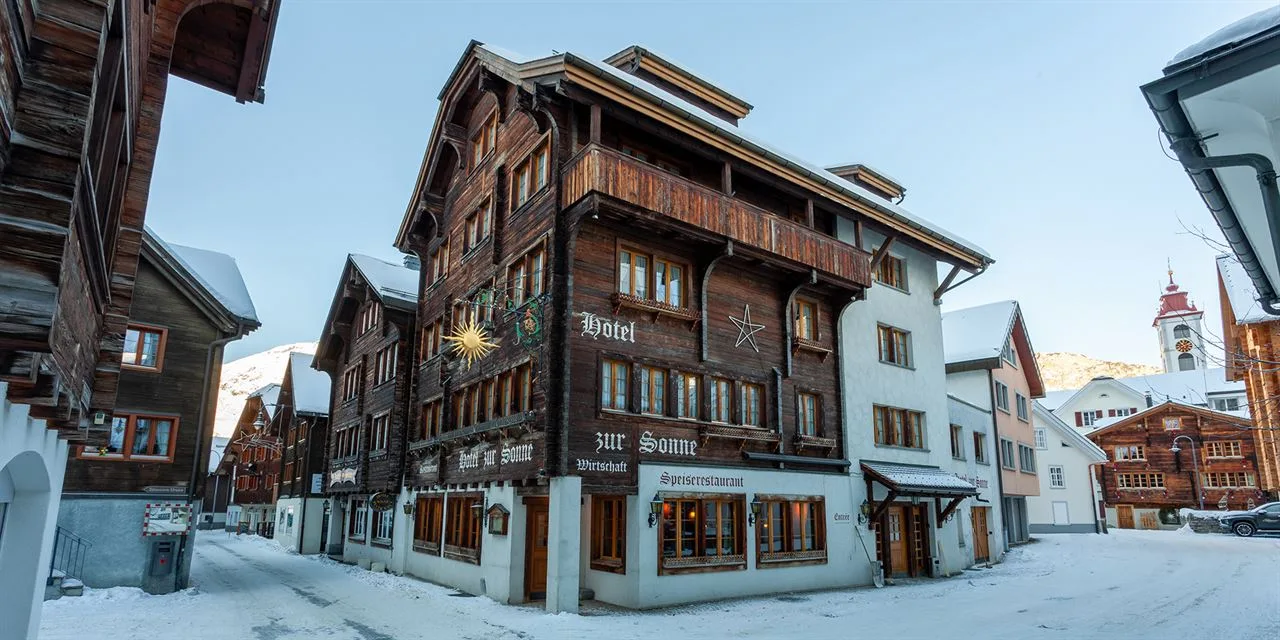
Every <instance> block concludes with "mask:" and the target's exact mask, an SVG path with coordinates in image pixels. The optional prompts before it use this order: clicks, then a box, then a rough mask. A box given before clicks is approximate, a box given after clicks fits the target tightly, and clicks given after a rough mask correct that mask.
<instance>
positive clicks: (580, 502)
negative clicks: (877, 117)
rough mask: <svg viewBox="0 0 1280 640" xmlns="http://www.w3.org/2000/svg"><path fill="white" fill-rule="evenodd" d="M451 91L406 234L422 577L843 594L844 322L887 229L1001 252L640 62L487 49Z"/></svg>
mask: <svg viewBox="0 0 1280 640" xmlns="http://www.w3.org/2000/svg"><path fill="white" fill-rule="evenodd" d="M440 100H441V106H440V110H439V112H438V114H437V118H436V123H435V128H434V130H433V133H432V136H431V139H430V140H429V142H428V146H427V152H426V156H425V158H424V160H423V163H422V166H421V170H420V173H419V177H418V182H417V184H416V186H415V190H414V193H413V194H412V197H411V200H410V203H409V207H408V210H407V211H406V215H405V219H404V223H403V225H402V227H401V230H400V233H399V236H398V237H397V240H396V244H397V246H398V247H400V248H401V249H402V250H404V251H406V252H410V253H412V254H414V255H415V256H417V257H418V258H419V259H420V260H421V263H422V265H423V267H422V289H421V292H420V295H419V296H418V305H417V324H418V328H419V333H418V339H417V340H416V341H415V350H414V354H413V360H412V362H413V365H414V367H413V372H414V387H413V388H414V394H413V406H412V417H413V419H412V424H413V425H414V428H413V429H412V430H411V431H410V433H409V445H408V449H409V452H408V456H407V464H406V473H405V478H404V481H405V488H406V491H405V492H404V493H403V494H402V496H401V501H402V503H404V504H403V505H402V506H403V507H404V509H405V510H406V512H411V513H412V514H413V519H412V522H411V524H412V527H411V531H412V533H411V544H412V552H410V553H409V554H408V556H407V559H405V560H404V561H403V562H404V569H405V570H406V571H408V572H410V573H414V574H416V575H421V576H423V577H426V578H428V579H432V580H437V581H441V582H446V583H448V584H451V585H454V586H457V587H459V588H462V589H464V590H467V591H470V592H473V593H485V594H487V595H490V596H491V597H495V598H498V599H499V600H503V601H508V602H521V601H527V600H540V599H543V598H545V599H546V606H547V607H548V608H549V609H552V610H576V607H577V600H578V596H579V587H580V586H584V587H589V588H591V589H592V590H593V591H594V593H595V596H596V598H597V599H600V600H604V601H607V602H612V603H615V604H620V605H624V606H632V607H646V606H657V605H661V604H668V603H674V602H682V601H688V600H690V599H699V598H703V597H713V595H712V594H714V597H724V596H727V595H731V594H733V595H736V594H745V593H753V592H756V593H758V592H769V591H775V590H784V589H788V588H800V586H801V585H805V587H807V588H814V587H816V586H820V585H836V584H842V583H848V581H850V580H852V579H853V578H851V574H852V572H851V571H850V570H848V569H846V567H845V566H844V565H843V564H842V563H843V562H844V560H842V559H841V560H832V558H844V557H845V556H844V552H845V547H844V545H846V544H848V543H849V541H850V540H851V538H850V537H849V536H847V535H846V533H838V532H835V531H833V532H832V536H831V538H828V536H827V531H828V527H829V526H831V527H834V526H836V525H835V524H832V523H835V522H840V523H846V524H847V523H848V522H849V521H850V517H851V516H850V511H851V510H852V504H853V501H852V499H851V498H850V497H849V494H848V484H849V483H848V480H847V478H846V476H845V474H847V473H848V470H849V467H850V464H851V463H850V459H849V458H850V456H849V453H848V451H847V444H846V441H845V436H844V432H843V430H842V428H841V424H842V406H841V402H840V398H841V392H842V389H841V385H842V377H841V375H840V348H841V344H842V342H841V335H840V322H838V319H839V318H840V317H841V314H842V313H843V312H844V311H845V310H846V309H847V308H849V306H850V305H851V304H855V301H857V300H859V299H861V298H862V297H863V296H864V292H865V291H866V289H867V287H869V286H870V284H871V272H872V270H874V269H876V268H877V267H878V266H879V264H880V262H881V261H882V260H883V259H884V257H885V256H886V255H887V252H888V248H889V245H890V244H892V243H893V240H894V239H898V238H901V239H904V240H905V239H907V238H910V241H911V242H920V243H921V244H922V245H923V246H926V247H929V251H931V252H932V253H933V254H936V255H939V256H946V257H947V259H948V260H949V261H951V262H952V263H954V264H956V265H958V266H957V267H956V272H958V271H960V270H970V271H975V270H978V269H980V268H982V267H983V266H984V265H985V263H986V261H987V260H989V259H987V258H986V257H985V255H981V254H979V253H977V252H975V251H973V250H971V249H969V248H966V247H965V246H963V245H959V244H957V243H955V242H954V241H953V240H951V239H950V237H949V236H946V235H945V234H943V233H940V232H938V231H937V230H935V229H933V228H932V227H930V226H929V225H927V224H923V223H921V222H920V221H919V220H918V219H915V218H913V217H911V216H909V215H907V214H905V212H904V211H902V210H901V209H898V208H897V207H896V206H895V205H893V204H892V203H891V201H890V200H889V195H888V194H885V193H879V192H874V191H872V190H870V189H867V188H864V187H861V186H858V185H856V184H854V183H852V182H849V181H847V180H845V179H844V178H842V177H840V176H837V175H835V174H832V173H829V172H827V171H825V170H822V169H820V168H817V167H815V166H812V165H809V164H806V163H804V162H803V161H800V160H797V159H795V158H794V157H792V156H788V155H786V154H782V153H780V152H778V151H775V150H773V149H772V148H771V147H769V146H767V145H764V144H762V143H759V142H755V141H753V140H751V139H750V138H748V137H747V136H746V135H745V134H744V133H743V132H741V131H740V130H739V129H738V128H737V127H736V124H737V122H738V121H739V120H740V119H741V118H744V117H746V116H747V115H748V113H749V112H750V109H751V107H750V105H749V104H747V103H746V102H745V101H743V100H741V99H740V98H737V97H735V96H733V95H732V94H730V93H729V92H727V91H725V90H723V89H721V88H720V87H717V86H715V85H714V84H712V83H710V82H707V81H706V80H705V79H703V78H700V77H699V76H697V75H695V74H693V73H691V72H689V71H688V70H687V69H685V68H683V67H680V66H679V65H677V64H675V63H673V62H672V61H671V60H670V59H668V58H666V57H663V56H658V55H656V54H654V53H653V52H651V51H649V50H647V49H645V48H643V47H629V48H627V49H625V50H623V51H622V52H619V53H618V54H616V55H614V56H612V57H610V58H609V59H607V60H606V61H605V62H596V61H593V60H590V59H588V58H585V57H582V56H579V55H576V54H573V53H557V54H553V55H548V56H545V57H540V58H527V57H522V56H517V55H514V54H510V53H506V52H503V51H500V50H498V49H495V48H490V47H487V46H485V45H482V44H480V43H474V42H473V43H472V44H471V45H470V46H468V47H467V49H466V51H465V52H464V54H463V56H462V58H461V59H460V60H459V62H458V65H457V66H456V67H455V69H454V70H453V73H452V74H451V75H450V77H449V79H448V81H447V82H446V85H445V87H444V89H443V90H442V92H441V94H440ZM864 229H867V230H871V229H874V230H875V232H876V233H881V234H884V236H885V237H889V238H890V241H889V242H885V243H883V245H882V246H881V247H880V250H879V251H877V252H876V254H875V255H873V254H871V253H869V252H867V251H864V250H862V249H860V248H859V245H860V243H861V236H862V233H863V231H864ZM954 277H955V274H954V273H953V274H952V276H951V277H950V278H948V279H947V284H949V283H950V282H951V281H952V279H953V278H954ZM945 286H946V285H945V284H944V287H943V288H945ZM334 423H335V426H338V425H339V422H338V421H337V418H336V416H335V421H334ZM837 487H840V488H837ZM841 492H844V493H843V494H842V493H841ZM837 495H839V496H840V499H834V496H837ZM829 499H831V501H830V502H829V501H828V500H829ZM406 524H410V523H409V522H406ZM409 535H410V534H408V533H406V534H404V535H403V536H398V537H397V539H409ZM580 535H581V536H585V538H583V539H581V540H580V543H581V547H582V549H583V552H584V553H583V554H582V555H581V557H580V556H579V551H578V547H579V545H578V542H579V536H580ZM549 541H550V543H549ZM830 541H835V542H830ZM829 542H830V544H832V545H833V546H831V547H829V546H828V545H829ZM829 549H831V550H830V551H829ZM836 549H838V550H839V551H836ZM850 553H851V552H850ZM468 565H474V566H473V567H468ZM695 575H696V576H697V577H694V576H695ZM667 581H671V582H667ZM694 581H697V583H698V584H700V585H702V586H701V587H700V588H699V589H695V591H697V593H692V594H691V593H690V592H689V591H688V590H687V589H686V588H684V587H677V588H675V589H670V588H665V587H664V586H663V585H667V584H671V585H676V584H684V583H687V584H693V583H694ZM699 594H701V595H699Z"/></svg>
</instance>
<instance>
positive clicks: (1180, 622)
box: [40, 531, 1280, 640]
mask: <svg viewBox="0 0 1280 640" xmlns="http://www.w3.org/2000/svg"><path fill="white" fill-rule="evenodd" d="M196 549H197V551H196V557H195V561H194V568H193V580H192V582H193V584H194V585H196V586H194V587H193V588H192V589H190V590H188V591H186V592H182V593H177V594H172V595H167V596H148V595H145V594H142V593H141V592H140V591H138V590H136V589H125V588H117V589H108V590H101V591H97V590H89V591H88V592H86V594H85V596H84V597H81V598H63V599H61V600H57V601H51V602H47V603H45V606H44V620H43V624H42V628H41V635H40V637H41V638H44V639H46V640H60V639H64V638H65V639H75V640H82V639H84V638H103V639H112V640H117V639H118V640H126V639H133V638H139V639H141V638H146V639H152V638H156V637H165V636H169V635H173V633H174V625H175V621H180V622H176V624H178V625H180V626H181V627H182V629H181V631H180V633H179V634H178V635H180V636H181V637H183V638H189V639H190V640H209V639H219V640H222V639H236V640H239V639H242V638H244V639H254V640H288V639H292V638H333V639H335V640H346V639H351V640H408V639H412V638H437V639H438V638H472V639H479V638H494V639H497V638H527V639H536V638H557V639H560V638H584V639H585V638H592V639H599V638H609V640H626V639H630V638H654V637H659V638H662V637H666V638H670V637H677V636H681V637H700V638H719V637H750V638H780V637H796V636H797V633H798V632H799V631H801V630H803V633H802V634H801V635H803V637H809V638H850V637H902V638H936V637H939V636H945V637H954V638H976V637H986V638H1020V639H1025V638H1064V639H1066V638H1070V639H1073V640H1074V639H1079V638H1156V637H1161V638H1166V637H1171V636H1175V637H1193V638H1233V639H1235V640H1247V639H1251V638H1257V639H1259V640H1261V639H1263V638H1266V639H1268V640H1270V639H1273V638H1274V637H1275V630H1276V629H1278V628H1280V538H1261V537H1260V538H1251V539H1244V538H1235V537H1228V536H1218V535H1194V534H1188V533H1169V532H1152V531H1113V532H1112V533H1111V534H1110V535H1107V536H1097V535H1051V536H1041V540H1040V541H1039V542H1036V543H1033V544H1030V545H1026V546H1024V547H1021V548H1018V549H1016V550H1014V551H1013V552H1012V553H1010V554H1009V556H1008V560H1007V561H1006V562H1004V563H1003V564H1001V565H998V566H996V567H995V568H992V569H986V570H971V571H966V572H964V574H962V575H960V576H957V577H954V578H950V579H940V580H921V581H911V582H909V583H906V584H899V585H897V586H894V587H889V588H885V589H878V590H877V589H870V588H867V589H853V590H843V591H830V592H821V593H803V594H794V595H782V596H775V597H769V598H753V599H746V600H735V601H731V602H718V603H709V604H702V605H694V606H686V607H680V608H676V609H669V610H662V611H651V612H630V611H615V610H611V609H610V610H606V609H604V608H602V607H587V608H585V609H584V613H583V615H580V616H575V615H557V616H552V615H547V614H545V613H544V612H542V611H541V610H540V609H538V608H534V607H510V606H503V605H500V604H498V603H496V602H493V601H491V600H489V599H487V598H476V597H465V596H459V595H457V594H456V593H455V592H453V591H452V590H449V589H445V588H442V587H438V586H435V585H431V584H426V583H423V582H419V581H417V580H412V579H408V578H400V577H395V576H391V575H388V574H373V573H369V572H368V571H363V570H360V569H357V568H355V567H348V566H344V565H341V564H338V563H335V562H333V561H331V560H328V559H327V558H325V559H322V558H318V557H300V556H296V555H290V554H287V553H285V552H283V551H281V550H279V549H278V548H277V547H276V546H275V545H274V544H273V543H271V542H270V541H267V540H263V539H261V538H251V537H243V538H226V537H223V536H222V535H221V534H205V533H202V534H201V536H200V541H199V543H198V544H197V546H196Z"/></svg>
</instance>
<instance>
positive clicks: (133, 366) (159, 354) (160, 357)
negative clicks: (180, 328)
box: [120, 322, 169, 373]
mask: <svg viewBox="0 0 1280 640" xmlns="http://www.w3.org/2000/svg"><path fill="white" fill-rule="evenodd" d="M130 331H135V332H137V333H138V342H137V348H136V349H135V350H134V352H133V355H134V362H133V363H128V362H125V361H124V356H125V355H126V354H127V353H128V352H127V351H122V352H121V354H120V368H121V369H123V370H129V371H145V372H147V373H161V372H162V371H164V352H165V347H166V346H167V344H168V342H169V330H168V329H167V328H165V327H158V326H155V325H149V324H141V323H137V322H130V323H129V324H128V325H127V326H126V327H125V344H128V342H129V332H130ZM147 335H158V336H159V338H158V340H159V344H157V345H156V363H155V365H154V366H151V365H145V364H137V362H138V361H139V360H140V359H141V358H142V354H143V346H144V345H145V344H146V342H145V336H147Z"/></svg>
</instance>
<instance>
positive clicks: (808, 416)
mask: <svg viewBox="0 0 1280 640" xmlns="http://www.w3.org/2000/svg"><path fill="white" fill-rule="evenodd" d="M806 401H809V402H806ZM810 404H811V405H812V406H808V405H810ZM823 433H824V430H823V428H822V396H820V395H819V394H817V393H813V392H810V391H796V435H799V436H809V437H812V438H820V437H822V434H823Z"/></svg>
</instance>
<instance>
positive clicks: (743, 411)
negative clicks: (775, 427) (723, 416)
mask: <svg viewBox="0 0 1280 640" xmlns="http://www.w3.org/2000/svg"><path fill="white" fill-rule="evenodd" d="M735 386H736V387H737V392H738V402H737V405H738V424H739V425H741V426H743V427H748V428H751V429H764V428H766V427H767V426H768V424H769V420H768V417H767V414H766V412H765V401H764V395H765V391H764V385H762V384H759V383H756V382H745V381H739V382H738V384H737V385H735ZM749 401H753V402H750V403H749ZM748 416H750V417H751V418H752V419H753V422H748V421H747V420H748Z"/></svg>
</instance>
